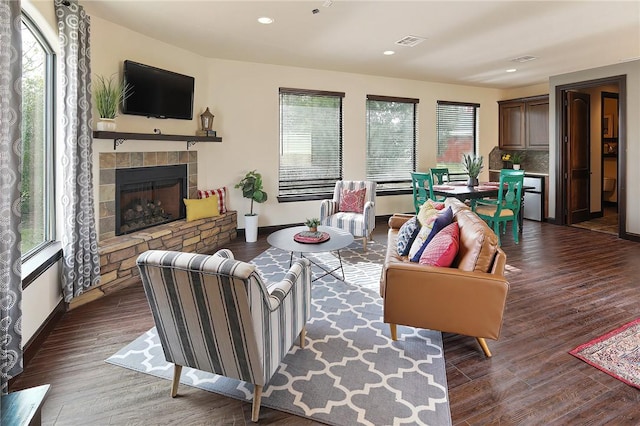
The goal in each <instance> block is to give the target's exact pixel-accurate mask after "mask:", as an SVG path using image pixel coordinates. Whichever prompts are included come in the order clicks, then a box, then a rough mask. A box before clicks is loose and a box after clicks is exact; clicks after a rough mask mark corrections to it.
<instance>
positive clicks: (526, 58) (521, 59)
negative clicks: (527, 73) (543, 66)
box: [511, 55, 538, 63]
mask: <svg viewBox="0 0 640 426" xmlns="http://www.w3.org/2000/svg"><path fill="white" fill-rule="evenodd" d="M534 59H538V58H536V57H535V56H531V55H525V56H519V57H517V58H513V59H512V60H511V62H520V63H522V62H529V61H533V60H534Z"/></svg>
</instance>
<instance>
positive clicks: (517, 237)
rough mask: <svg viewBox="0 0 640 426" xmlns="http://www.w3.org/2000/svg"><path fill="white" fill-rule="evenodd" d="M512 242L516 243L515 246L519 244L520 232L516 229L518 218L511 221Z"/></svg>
mask: <svg viewBox="0 0 640 426" xmlns="http://www.w3.org/2000/svg"><path fill="white" fill-rule="evenodd" d="M512 227H513V240H514V241H515V242H516V244H518V243H519V242H520V230H519V229H518V228H519V226H518V218H517V217H515V218H514V219H513V225H512Z"/></svg>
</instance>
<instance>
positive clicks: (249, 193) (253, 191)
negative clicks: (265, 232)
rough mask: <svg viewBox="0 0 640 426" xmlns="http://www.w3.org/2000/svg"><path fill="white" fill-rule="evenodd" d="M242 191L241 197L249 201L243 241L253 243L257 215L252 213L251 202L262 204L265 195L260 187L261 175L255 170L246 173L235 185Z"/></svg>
mask: <svg viewBox="0 0 640 426" xmlns="http://www.w3.org/2000/svg"><path fill="white" fill-rule="evenodd" d="M235 187H236V188H240V189H241V190H242V196H243V197H244V198H248V199H250V200H251V207H250V209H249V213H246V214H245V215H244V233H245V240H246V241H247V242H248V243H254V242H256V241H257V240H258V214H257V213H254V212H253V202H254V201H255V202H256V203H264V202H265V201H267V193H266V192H264V189H263V187H262V175H261V174H260V173H257V172H256V171H255V170H252V171H250V172H247V174H246V175H245V176H244V177H243V178H242V180H241V181H240V182H238V183H237V184H236V185H235Z"/></svg>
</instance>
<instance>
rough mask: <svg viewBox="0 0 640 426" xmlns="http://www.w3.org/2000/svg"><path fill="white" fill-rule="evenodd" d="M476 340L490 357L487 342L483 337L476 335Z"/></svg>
mask: <svg viewBox="0 0 640 426" xmlns="http://www.w3.org/2000/svg"><path fill="white" fill-rule="evenodd" d="M476 340H477V341H478V343H479V344H480V347H481V348H482V350H483V352H484V354H485V355H486V356H487V358H491V351H490V350H489V346H487V342H486V340H484V337H476Z"/></svg>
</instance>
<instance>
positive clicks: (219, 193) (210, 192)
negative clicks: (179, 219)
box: [198, 186, 227, 214]
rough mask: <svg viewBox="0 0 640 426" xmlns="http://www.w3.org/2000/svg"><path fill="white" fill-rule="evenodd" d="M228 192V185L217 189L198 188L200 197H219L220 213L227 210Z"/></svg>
mask: <svg viewBox="0 0 640 426" xmlns="http://www.w3.org/2000/svg"><path fill="white" fill-rule="evenodd" d="M226 193H227V187H226V186H223V187H222V188H217V189H207V190H198V198H209V197H213V196H214V195H215V196H216V197H218V210H219V211H220V214H223V213H226V212H227V203H226V201H225V198H226V196H225V194H226Z"/></svg>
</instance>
